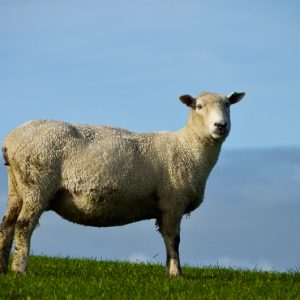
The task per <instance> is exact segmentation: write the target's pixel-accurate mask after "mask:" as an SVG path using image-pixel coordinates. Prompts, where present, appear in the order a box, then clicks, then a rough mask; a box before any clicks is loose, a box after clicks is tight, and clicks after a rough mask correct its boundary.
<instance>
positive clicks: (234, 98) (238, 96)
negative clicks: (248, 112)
mask: <svg viewBox="0 0 300 300" xmlns="http://www.w3.org/2000/svg"><path fill="white" fill-rule="evenodd" d="M244 96H245V93H244V92H233V93H231V94H229V95H228V96H227V98H228V100H229V102H230V104H235V103H237V102H239V101H241V100H242V99H243V97H244Z"/></svg>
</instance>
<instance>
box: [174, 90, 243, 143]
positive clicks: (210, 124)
mask: <svg viewBox="0 0 300 300" xmlns="http://www.w3.org/2000/svg"><path fill="white" fill-rule="evenodd" d="M244 96H245V93H243V92H234V93H232V94H230V95H228V96H225V95H222V94H214V93H202V94H200V95H199V96H198V97H196V98H194V97H192V96H190V95H182V96H180V97H179V99H180V100H181V102H182V103H184V104H186V105H187V106H189V107H190V108H191V110H192V119H193V121H192V122H193V123H195V124H193V125H194V126H195V125H196V126H200V127H201V132H202V133H204V134H206V135H209V136H210V137H212V138H213V139H215V140H219V139H224V138H226V137H227V136H228V134H229V131H230V106H231V105H232V104H235V103H237V102H239V101H240V100H241V99H242V98H243V97H244Z"/></svg>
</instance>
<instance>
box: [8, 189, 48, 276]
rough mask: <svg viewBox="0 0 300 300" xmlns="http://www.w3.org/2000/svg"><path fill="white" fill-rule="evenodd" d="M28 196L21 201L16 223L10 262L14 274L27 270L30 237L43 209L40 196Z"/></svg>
mask: <svg viewBox="0 0 300 300" xmlns="http://www.w3.org/2000/svg"><path fill="white" fill-rule="evenodd" d="M27 195H28V194H27ZM29 195H30V196H29V197H28V196H27V198H26V199H25V198H24V199H23V206H22V209H21V212H20V214H19V217H18V220H17V223H16V229H15V251H14V255H13V262H12V271H13V272H15V273H25V272H26V270H27V264H28V256H29V251H30V239H31V235H32V232H33V230H34V229H35V227H36V225H37V224H38V221H39V218H40V216H41V214H42V213H43V211H44V208H45V205H44V203H43V202H42V198H41V196H40V195H38V194H29Z"/></svg>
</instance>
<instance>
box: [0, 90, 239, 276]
mask: <svg viewBox="0 0 300 300" xmlns="http://www.w3.org/2000/svg"><path fill="white" fill-rule="evenodd" d="M244 95H245V94H244V93H242V92H235V93H232V94H231V95H229V96H225V95H221V94H213V93H202V94H201V95H200V96H198V97H197V98H193V97H192V96H190V95H183V96H181V97H180V100H181V101H182V102H183V103H184V104H186V105H187V106H188V107H190V116H189V119H188V122H187V124H186V126H185V127H184V128H183V129H181V130H179V131H177V132H155V133H145V134H141V133H133V132H130V131H127V130H123V129H118V128H111V127H106V126H89V125H71V124H68V123H64V122H56V121H30V122H27V123H25V124H23V125H21V126H20V127H18V128H16V129H14V130H13V131H12V132H10V133H9V134H8V135H7V136H6V138H5V140H4V143H3V148H2V151H3V157H4V161H5V164H6V166H7V172H8V183H9V185H8V188H9V191H8V208H7V211H6V213H5V216H4V218H3V220H2V223H1V227H0V273H1V272H6V271H7V269H8V258H9V253H10V250H11V247H12V242H13V238H14V237H15V251H14V254H13V262H12V271H14V272H16V273H25V272H26V270H27V261H28V255H29V248H30V239H31V234H32V232H33V230H34V228H35V227H36V225H37V224H38V220H39V218H40V216H41V214H42V213H43V212H44V211H46V210H53V211H55V212H56V213H58V214H59V215H60V216H62V217H63V218H65V219H67V220H69V221H72V222H75V223H79V224H83V225H90V226H97V227H105V226H116V225H124V224H128V223H132V222H136V221H140V220H146V219H156V220H157V225H158V227H159V231H160V232H161V234H162V236H163V239H164V242H165V246H166V253H167V271H168V273H169V275H171V276H177V275H180V274H181V268H180V262H179V250H178V248H179V242H180V222H181V219H182V216H183V215H184V214H187V213H190V212H191V211H193V210H194V209H196V208H197V207H198V206H199V205H200V203H201V202H202V200H203V196H204V188H205V184H206V180H207V178H208V175H209V173H210V171H211V170H212V168H213V167H214V165H215V163H216V161H217V159H218V156H219V152H220V150H221V145H222V143H223V141H224V140H225V138H226V137H227V135H228V133H229V131H230V115H229V107H230V105H231V104H234V103H236V102H238V101H240V100H241V99H242V98H243V97H244Z"/></svg>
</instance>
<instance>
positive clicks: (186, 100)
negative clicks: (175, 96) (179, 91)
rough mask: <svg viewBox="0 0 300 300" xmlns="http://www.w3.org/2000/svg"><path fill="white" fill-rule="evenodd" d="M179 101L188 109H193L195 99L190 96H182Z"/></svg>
mask: <svg viewBox="0 0 300 300" xmlns="http://www.w3.org/2000/svg"><path fill="white" fill-rule="evenodd" d="M179 99H180V101H181V102H182V103H184V104H185V105H187V106H189V107H194V105H195V102H196V99H195V98H194V97H192V96H191V95H182V96H180V97H179Z"/></svg>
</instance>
